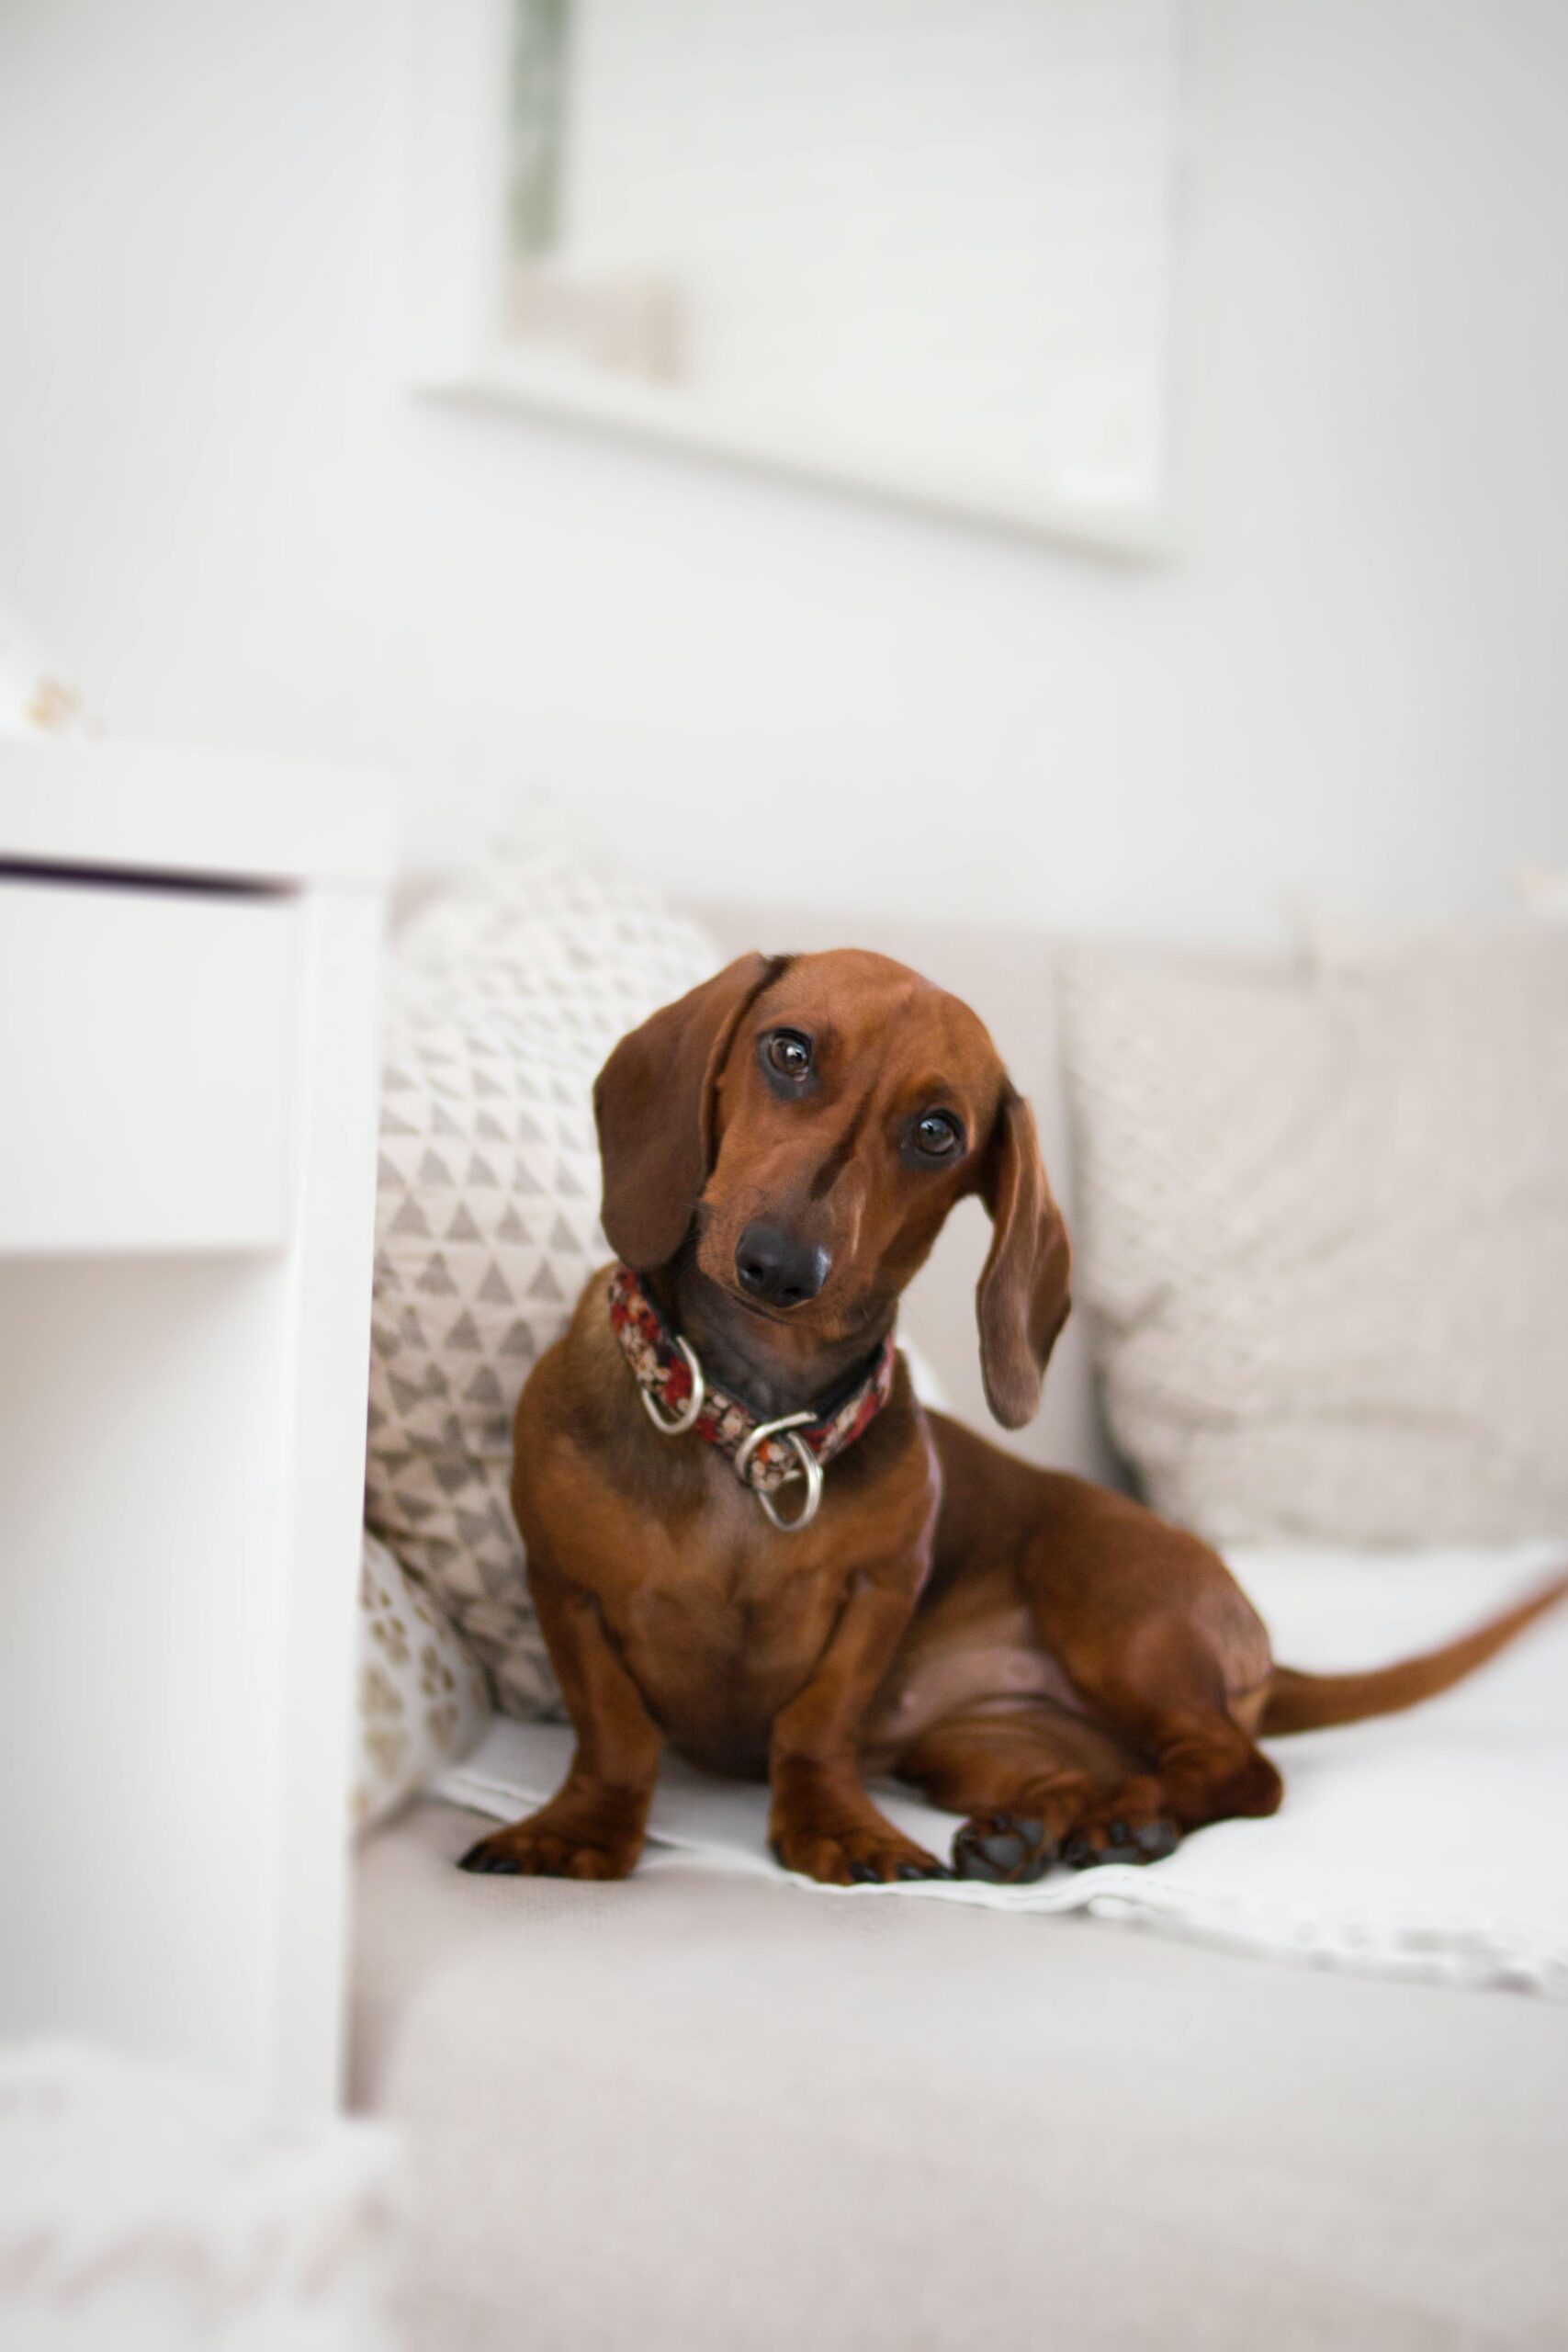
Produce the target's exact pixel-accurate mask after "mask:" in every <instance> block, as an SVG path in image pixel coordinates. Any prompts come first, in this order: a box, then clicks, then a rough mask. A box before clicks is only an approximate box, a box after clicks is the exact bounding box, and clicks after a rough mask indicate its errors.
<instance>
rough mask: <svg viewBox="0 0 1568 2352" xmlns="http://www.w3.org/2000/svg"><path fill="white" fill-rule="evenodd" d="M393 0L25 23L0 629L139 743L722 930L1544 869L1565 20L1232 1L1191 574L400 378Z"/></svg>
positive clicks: (1299, 890) (1443, 897)
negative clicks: (34, 633) (533, 817)
mask: <svg viewBox="0 0 1568 2352" xmlns="http://www.w3.org/2000/svg"><path fill="white" fill-rule="evenodd" d="M408 47H409V28H408V21H407V0H269V4H268V6H265V7H258V6H252V5H247V0H228V5H227V6H223V5H220V0H219V4H215V0H5V5H4V6H3V7H0V321H3V322H4V324H3V327H0V334H3V342H4V350H3V366H0V453H3V454H0V600H4V599H5V598H6V597H7V596H9V597H12V598H14V600H15V601H16V603H17V605H18V606H19V608H20V609H21V610H22V611H23V612H24V613H25V614H27V615H28V616H31V619H32V622H33V625H34V627H35V628H37V629H38V630H39V632H40V633H41V634H43V635H45V636H46V637H47V638H48V639H51V641H52V642H53V644H54V645H55V646H56V648H57V649H58V650H59V651H60V652H61V654H62V658H63V659H64V660H65V661H66V662H69V663H71V664H73V665H74V667H75V669H76V671H77V673H78V674H79V675H80V676H81V678H82V679H83V680H84V681H85V684H87V685H88V687H89V689H90V690H91V691H92V692H93V693H94V694H95V695H96V698H97V700H98V702H99V704H100V706H101V707H102V708H103V709H104V711H105V712H106V713H107V717H108V718H109V720H110V722H111V724H112V725H113V726H114V727H115V728H116V729H118V730H120V731H122V732H129V733H135V734H139V735H146V736H154V737H163V738H167V739H172V740H188V741H212V742H221V743H224V744H228V745H235V746H244V747H249V746H254V747H258V748H277V749H290V748H292V749H298V750H300V751H310V752H322V753H330V754H336V755H341V756H345V757H363V758H368V759H372V760H376V761H380V762H386V763H391V764H392V765H394V766H395V767H397V768H399V769H400V770H401V771H402V772H403V774H404V775H405V776H406V777H407V778H408V779H409V783H410V814H411V831H412V848H413V850H414V852H415V854H418V855H420V856H422V857H426V858H428V857H434V856H440V855H444V854H450V853H454V852H457V851H460V850H461V848H462V846H463V845H464V844H465V842H468V841H469V840H470V839H472V838H473V837H474V835H475V834H476V832H477V831H478V830H479V829H480V828H481V827H483V826H493V825H495V824H497V823H500V822H503V821H505V820H507V819H508V818H509V817H513V818H514V817H515V816H517V815H518V814H519V813H520V812H523V811H525V809H526V807H527V805H528V800H529V795H530V793H534V792H537V790H538V789H539V788H540V787H547V788H548V789H549V790H551V791H552V792H553V793H554V794H555V795H556V796H557V797H558V799H559V800H560V801H561V802H562V803H564V804H566V805H567V806H568V807H570V809H572V811H573V813H574V816H575V817H576V818H577V819H578V820H581V822H582V823H583V824H584V826H585V827H587V828H589V829H591V830H592V831H596V832H597V833H599V834H601V835H603V836H604V837H606V838H608V839H611V840H613V841H614V842H615V843H617V844H618V845H619V846H620V847H621V848H622V849H623V850H625V851H626V852H627V853H628V854H631V855H632V856H634V857H636V858H637V859H640V860H641V861H643V862H644V863H645V864H646V865H648V866H649V868H651V869H652V870H653V871H655V872H657V873H659V874H661V875H664V876H669V877H670V878H671V880H675V881H678V882H681V883H682V884H684V885H686V886H688V887H690V888H694V889H697V890H702V891H706V892H709V893H713V894H728V895H731V896H741V895H748V894H750V895H755V896H756V897H758V898H760V899H775V900H776V899H802V898H815V899H819V900H821V901H823V902H831V903H835V904H838V905H841V906H844V907H847V908H853V907H856V906H861V905H872V904H874V905H876V906H878V907H881V908H883V909H886V910H890V911H899V912H904V913H913V914H917V915H919V914H921V913H931V912H935V911H937V910H941V911H942V913H943V914H945V915H949V916H953V917H962V916H964V915H973V914H976V913H980V914H985V915H989V916H992V917H994V918H996V919H998V920H1007V921H1010V922H1049V923H1052V924H1055V925H1068V926H1072V927H1075V928H1078V929H1099V930H1104V929H1121V930H1142V931H1148V932H1153V933H1165V934H1169V935H1192V934H1196V933H1207V934H1212V935H1217V936H1224V937H1228V938H1235V939H1238V940H1239V939H1252V938H1259V937H1267V936H1268V935H1269V933H1270V932H1271V931H1272V930H1274V929H1275V928H1276V927H1277V925H1278V923H1279V922H1280V905H1281V900H1282V899H1283V898H1284V897H1286V896H1287V895H1291V896H1294V897H1297V898H1303V897H1308V898H1316V899H1319V900H1325V901H1327V902H1329V903H1332V904H1337V905H1341V906H1344V905H1369V906H1382V907H1385V908H1389V909H1392V910H1400V911H1417V910H1438V909H1448V908H1463V907H1467V906H1476V907H1479V906H1485V905H1490V904H1499V903H1501V900H1502V894H1503V876H1504V874H1505V872H1506V869H1507V867H1508V866H1509V865H1510V864H1512V863H1513V862H1515V861H1517V860H1520V859H1530V858H1533V859H1541V860H1544V859H1553V858H1554V859H1557V860H1559V861H1568V784H1565V782H1564V761H1563V753H1564V736H1565V732H1568V729H1565V720H1568V708H1565V697H1568V665H1565V664H1564V662H1563V659H1562V605H1563V579H1564V571H1565V564H1564V559H1565V557H1568V460H1565V457H1564V450H1563V436H1564V433H1565V430H1568V424H1565V420H1568V322H1565V320H1564V313H1563V298H1562V232H1563V228H1564V225H1565V222H1568V120H1565V115H1568V8H1564V7H1563V6H1561V5H1559V0H1209V5H1207V6H1205V7H1204V8H1203V11H1202V19H1201V42H1200V48H1201V59H1200V65H1201V74H1200V93H1199V97H1200V119H1199V140H1198V163H1199V176H1198V184H1197V190H1196V209H1195V224H1194V240H1193V243H1194V253H1193V264H1192V273H1191V274H1192V288H1191V303H1190V336H1189V345H1190V349H1189V373H1190V389H1189V402H1190V435H1189V440H1190V451H1191V458H1192V472H1193V478H1194V479H1193V500H1192V505H1193V514H1192V525H1191V532H1190V549H1189V551H1188V553H1187V554H1186V556H1185V557H1184V558H1183V559H1182V560H1179V562H1178V563H1176V564H1174V565H1172V566H1170V567H1168V568H1165V569H1160V570H1144V571H1139V570H1120V569H1116V568H1113V567H1111V566H1109V565H1102V564H1098V563H1096V562H1093V561H1091V560H1085V559H1083V558H1081V557H1076V556H1070V555H1067V554H1066V553H1061V552H1057V551H1053V550H1051V549H1049V548H1040V547H1038V546H1033V545H1029V544H1025V543H1021V542H1013V543H1010V542H1009V541H1007V540H1005V539H1003V538H1000V537H994V536H987V535H986V534H984V533H981V532H978V531H971V530H967V529H964V528H959V527H955V526H942V525H938V524H934V523H931V522H928V521H924V520H921V519H919V518H917V517H915V516H912V515H900V514H897V513H895V512H891V511H882V510H878V509H876V508H874V507H873V506H871V505H869V504H860V503H855V502H853V501H851V500H846V499H842V498H840V497H836V496H832V495H829V494H827V493H818V492H812V491H809V490H806V489H801V488H795V487H788V486H783V485H778V484H773V483H770V482H765V481H758V480H754V479H751V478H749V477H747V476H745V475H742V474H738V473H733V472H730V471H728V470H726V469H721V468H719V467H716V466H712V467H710V466H707V465H705V464H703V463H701V462H694V461H692V460H690V459H685V458H677V457H674V456H670V455H664V454H654V453H649V452H644V451H642V450H639V449H637V448H635V447H629V446H626V445H621V444H617V443H615V442H613V441H610V440H603V439H598V438H595V437H593V436H592V435H589V434H587V433H582V432H578V431H574V430H570V429H568V428H565V427H560V426H547V425H545V424H534V423H530V422H527V421H525V420H524V419H522V418H521V417H518V416H514V415H512V414H508V413H494V414H479V413H465V412H462V411H459V410H457V409H453V408H443V407H440V406H436V405H431V404H427V403H424V402H422V401H418V400H415V399H412V398H411V397H410V396H408V395H407V394H405V393H404V392H403V391H402V390H400V385H399V382H398V376H397V342H398V316H397V301H398V285H397V277H398V262H399V243H400V201H401V187H400V170H401V135H402V123H401V107H402V94H403V86H404V78H405V71H406V61H407V55H408Z"/></svg>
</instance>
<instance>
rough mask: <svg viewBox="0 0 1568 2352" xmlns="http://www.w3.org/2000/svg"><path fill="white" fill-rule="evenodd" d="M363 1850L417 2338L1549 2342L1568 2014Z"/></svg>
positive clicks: (777, 1894)
mask: <svg viewBox="0 0 1568 2352" xmlns="http://www.w3.org/2000/svg"><path fill="white" fill-rule="evenodd" d="M476 1826H478V1825H477V1824H476V1821H475V1819H474V1817H473V1816H472V1815H467V1814H463V1813H459V1812H457V1811H454V1810H451V1809H448V1808H446V1807H445V1806H437V1805H434V1804H422V1805H419V1806H417V1807H416V1808H414V1810H413V1811H412V1812H411V1813H409V1814H408V1815H404V1816H403V1818H402V1820H401V1821H400V1822H398V1823H396V1824H394V1825H393V1826H391V1827H390V1828H389V1829H387V1830H384V1831H381V1832H378V1834H377V1835H376V1836H374V1837H373V1838H370V1839H368V1840H367V1843H366V1845H365V1847H364V1848H363V1849H362V1851H361V1857H360V1864H359V1881H358V1922H359V1925H358V1950H357V1957H356V1962H355V1993H354V2010H353V2067H354V2075H353V2080H354V2096H355V2103H356V2104H357V2105H358V2106H360V2107H362V2108H364V2109H368V2110H370V2111H373V2112H375V2113H378V2114H381V2115H385V2116H390V2117H396V2118H397V2119H399V2120H401V2121H402V2122H404V2123H406V2124H407V2125H408V2126H409V2127H410V2132H411V2153H412V2160H413V2163H414V2166H415V2171H416V2180H415V2196H414V2201H413V2213H414V2220H413V2225H412V2232H411V2237H410V2247H409V2252H410V2260H411V2265H412V2315H411V2316H412V2327H411V2339H410V2340H411V2352H491V2347H494V2352H512V2347H513V2346H515V2345H517V2344H518V2343H520V2342H523V2341H527V2342H529V2343H537V2344H540V2345H551V2346H557V2345H558V2346H571V2347H572V2352H800V2347H801V2346H812V2347H813V2352H909V2347H911V2346H919V2347H920V2352H961V2348H962V2352H970V2347H976V2346H978V2347H984V2352H1034V2348H1035V2347H1037V2346H1042V2345H1049V2344H1059V2345H1063V2346H1075V2347H1078V2346H1081V2347H1084V2352H1156V2347H1162V2346H1202V2347H1204V2352H1256V2347H1257V2346H1259V2345H1267V2346H1269V2352H1320V2347H1322V2346H1325V2345H1333V2346H1336V2347H1337V2352H1434V2347H1436V2346H1444V2347H1450V2348H1451V2352H1460V2347H1462V2346H1475V2347H1477V2352H1479V2347H1481V2346H1503V2345H1517V2346H1534V2345H1539V2346H1542V2347H1544V2346H1547V2345H1549V2344H1551V2343H1555V2342H1557V2341H1558V2340H1559V2338H1560V2333H1561V2319H1562V2312H1563V2310H1564V2309H1568V2240H1565V2238H1564V2233H1563V2232H1562V2228H1561V2221H1560V2210H1559V2209H1560V2204H1561V2173H1562V2161H1561V2159H1562V2116H1563V2114H1564V2113H1568V2035H1564V2033H1563V2031H1562V2011H1561V2010H1560V2009H1558V2008H1555V2007H1552V2006H1551V2005H1549V2004H1548V2003H1545V2002H1542V2001H1533V2000H1506V1999H1501V1998H1498V1997H1496V1996H1485V1995H1482V1994H1476V1993H1471V1992H1460V1991H1451V1990H1445V1989H1441V1988H1437V1987H1432V1986H1427V1985H1416V1986H1412V1985H1397V1984H1393V1983H1390V1982H1388V1981H1386V1980H1384V1981H1372V1980H1368V1979H1359V1978H1355V1977H1350V1976H1344V1975H1330V1974H1320V1973H1316V1972H1314V1971H1313V1970H1311V1969H1307V1968H1300V1967H1288V1966H1281V1965H1279V1964H1269V1965H1265V1964H1262V1963H1259V1962H1255V1961H1250V1960H1242V1959H1237V1958H1234V1957H1232V1956H1231V1955H1230V1954H1227V1953H1224V1952H1215V1951H1197V1950H1194V1949H1190V1948H1188V1947H1185V1946H1182V1945H1179V1944H1171V1943H1166V1942H1159V1941H1156V1940H1155V1939H1152V1938H1147V1939H1145V1938H1143V1937H1140V1936H1137V1935H1132V1934H1128V1933H1127V1932H1125V1931H1124V1930H1122V1929H1120V1928H1112V1927H1109V1926H1105V1927H1102V1926H1097V1925H1095V1924H1093V1923H1090V1922H1087V1921H1083V1920H1077V1919H1049V1918H1041V1917H1034V1918H1020V1917H1013V1916H1011V1915H1008V1914H1002V1913H997V1912H987V1911H973V1910H960V1909H957V1908H954V1907H951V1906H945V1905H939V1904H934V1903H930V1904H919V1903H902V1902H898V1901H895V1900H885V1899H878V1898H877V1897H874V1896H867V1897H865V1898H863V1899H860V1898H856V1897H854V1896H841V1897H839V1898H830V1897H828V1896H824V1895H821V1894H814V1893H803V1892H801V1891H799V1890H797V1889H796V1888H795V1887H793V1886H791V1885H789V1884H788V1883H785V1882H783V1881H782V1880H781V1881H780V1882H778V1883H770V1882H768V1881H765V1880H761V1879H750V1878H739V1877H737V1878H730V1879H725V1880H716V1879H715V1878H713V1877H711V1876H706V1875H705V1874H704V1873H703V1872H702V1871H701V1870H700V1869H698V1868H695V1867H694V1866H693V1865H692V1864H690V1863H689V1862H686V1861H683V1860H682V1859H681V1858H679V1857H676V1856H671V1855H666V1856H664V1857H663V1858H662V1859H661V1860H660V1861H659V1863H658V1864H657V1865H656V1866H655V1867H653V1868H651V1869H648V1870H646V1871H641V1872H639V1873H638V1875H637V1877H636V1878H634V1879H632V1880H630V1881H628V1882H626V1883H625V1884H622V1885H608V1886H605V1885H582V1884H576V1883H570V1882H568V1881H559V1880H548V1879H534V1880H523V1879H498V1878H483V1877H479V1878H475V1877H470V1876H468V1875H466V1874H464V1873H463V1872H461V1871H457V1869H455V1868H454V1864H455V1862H456V1860H457V1856H458V1855H459V1854H460V1853H461V1852H462V1851H463V1849H464V1848H465V1846H466V1845H467V1844H468V1841H469V1840H470V1839H471V1838H472V1837H473V1835H474V1833H475V1829H476Z"/></svg>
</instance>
